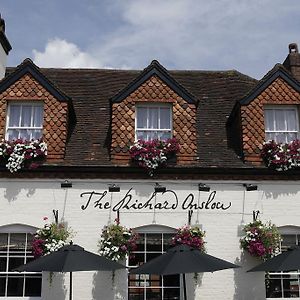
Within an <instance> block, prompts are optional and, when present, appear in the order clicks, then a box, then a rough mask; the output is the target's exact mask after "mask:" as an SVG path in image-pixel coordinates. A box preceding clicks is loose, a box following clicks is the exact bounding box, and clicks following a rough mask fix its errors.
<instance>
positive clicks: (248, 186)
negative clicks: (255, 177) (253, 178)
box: [243, 183, 257, 192]
mask: <svg viewBox="0 0 300 300" xmlns="http://www.w3.org/2000/svg"><path fill="white" fill-rule="evenodd" d="M243 186H244V187H245V188H246V191H247V192H251V191H257V185H254V184H251V183H244V184H243Z"/></svg>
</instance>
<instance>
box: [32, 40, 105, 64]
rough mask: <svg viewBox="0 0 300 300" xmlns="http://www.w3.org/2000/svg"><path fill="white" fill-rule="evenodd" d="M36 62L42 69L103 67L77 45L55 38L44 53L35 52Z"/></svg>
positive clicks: (50, 41)
mask: <svg viewBox="0 0 300 300" xmlns="http://www.w3.org/2000/svg"><path fill="white" fill-rule="evenodd" d="M33 57H34V62H35V63H36V64H37V65H38V66H40V67H61V68H92V67H101V64H100V62H99V60H97V59H95V58H93V57H92V56H91V55H90V54H89V53H86V52H83V51H81V50H80V49H79V48H78V47H77V46H76V45H75V44H73V43H69V42H67V41H66V40H62V39H59V38H55V39H52V40H49V41H48V42H47V44H46V47H45V50H44V52H39V51H37V50H33Z"/></svg>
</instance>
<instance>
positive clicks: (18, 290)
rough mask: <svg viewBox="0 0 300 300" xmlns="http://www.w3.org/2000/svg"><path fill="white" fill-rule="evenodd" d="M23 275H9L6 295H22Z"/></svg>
mask: <svg viewBox="0 0 300 300" xmlns="http://www.w3.org/2000/svg"><path fill="white" fill-rule="evenodd" d="M23 284H24V275H17V276H9V277H8V285H7V296H23Z"/></svg>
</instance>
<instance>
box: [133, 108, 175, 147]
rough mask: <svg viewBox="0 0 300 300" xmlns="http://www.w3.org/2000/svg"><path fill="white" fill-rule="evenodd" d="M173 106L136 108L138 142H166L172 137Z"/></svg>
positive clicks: (136, 136)
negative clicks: (157, 140) (156, 140)
mask: <svg viewBox="0 0 300 300" xmlns="http://www.w3.org/2000/svg"><path fill="white" fill-rule="evenodd" d="M171 112H172V105H171V104H156V103H155V104H138V105H137V106H136V120H135V128H136V129H135V138H136V140H146V141H150V140H154V139H160V140H166V139H169V138H171V137H172V113H171Z"/></svg>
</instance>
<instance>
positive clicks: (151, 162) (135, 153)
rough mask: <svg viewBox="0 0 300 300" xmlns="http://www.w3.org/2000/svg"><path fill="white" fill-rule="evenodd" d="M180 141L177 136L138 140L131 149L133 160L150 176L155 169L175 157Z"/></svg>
mask: <svg viewBox="0 0 300 300" xmlns="http://www.w3.org/2000/svg"><path fill="white" fill-rule="evenodd" d="M178 150H179V143H178V141H177V140H176V139H175V138H172V139H167V140H152V141H145V140H138V141H136V142H135V143H134V144H133V145H132V146H131V147H130V149H129V153H130V156H131V159H132V161H134V162H136V163H137V164H138V165H139V166H140V167H141V168H144V169H145V170H146V171H147V172H148V174H149V175H150V176H153V174H154V171H155V170H156V169H157V168H159V167H161V166H164V165H166V164H167V161H168V160H169V161H170V160H171V159H172V158H174V157H175V155H176V153H177V152H178Z"/></svg>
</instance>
